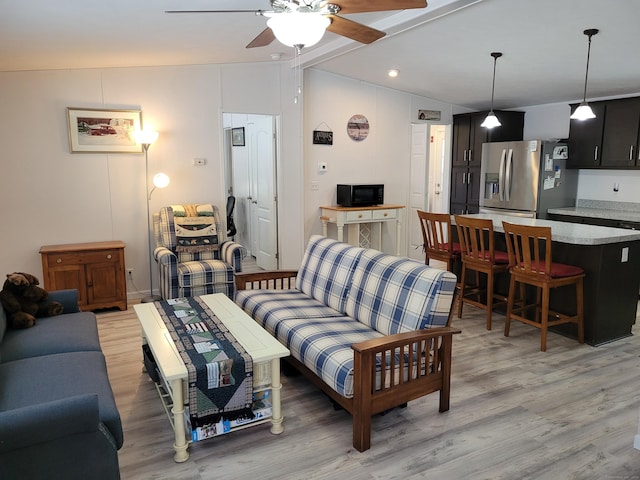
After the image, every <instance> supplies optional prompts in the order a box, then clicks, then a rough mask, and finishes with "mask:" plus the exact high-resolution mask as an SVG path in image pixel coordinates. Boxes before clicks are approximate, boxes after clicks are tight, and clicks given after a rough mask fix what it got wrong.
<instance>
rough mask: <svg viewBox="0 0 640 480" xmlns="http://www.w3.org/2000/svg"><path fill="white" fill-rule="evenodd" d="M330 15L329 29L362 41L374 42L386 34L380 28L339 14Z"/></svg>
mask: <svg viewBox="0 0 640 480" xmlns="http://www.w3.org/2000/svg"><path fill="white" fill-rule="evenodd" d="M328 17H329V18H330V19H331V24H330V25H329V26H328V27H327V30H329V31H330V32H333V33H337V34H338V35H342V36H343V37H347V38H350V39H351V40H355V41H357V42H360V43H373V42H375V41H376V40H378V39H380V38H382V37H384V36H385V35H386V33H384V32H381V31H380V30H376V29H375V28H371V27H367V26H366V25H363V24H362V23H358V22H354V21H352V20H347V19H346V18H342V17H339V16H337V15H329V16H328Z"/></svg>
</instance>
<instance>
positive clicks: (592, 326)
mask: <svg viewBox="0 0 640 480" xmlns="http://www.w3.org/2000/svg"><path fill="white" fill-rule="evenodd" d="M468 216H469V217H473V218H488V219H491V220H492V221H493V228H494V231H495V232H496V236H497V238H496V248H498V249H503V250H505V249H506V246H505V240H504V229H503V227H502V222H503V221H505V222H509V223H516V224H520V225H535V226H549V227H551V238H552V241H553V248H552V255H553V261H554V262H559V263H566V264H570V265H576V266H579V267H582V268H583V269H584V271H585V273H586V276H585V279H584V334H585V335H584V337H585V342H586V343H588V344H589V345H594V346H596V345H601V344H603V343H608V342H612V341H614V340H617V339H619V338H624V337H627V336H629V335H631V328H632V326H633V324H634V323H635V320H636V310H637V306H638V291H639V290H640V231H635V230H625V229H621V228H610V227H601V226H594V225H585V224H578V223H566V222H558V221H553V220H540V219H532V218H520V217H512V216H507V215H498V214H493V213H479V214H472V215H468ZM497 288H498V289H499V290H502V291H503V292H502V293H506V290H508V282H506V281H502V282H498V284H497ZM560 291H562V294H558V292H560ZM558 292H556V295H553V294H552V306H553V308H554V309H558V310H559V311H563V310H565V311H566V310H569V311H572V309H573V308H574V307H573V306H574V305H575V292H574V291H573V290H572V289H566V290H558ZM550 330H552V331H555V332H558V333H561V334H563V335H567V336H570V337H573V338H577V336H578V335H577V327H576V325H572V324H567V325H558V326H556V327H553V328H552V329H550Z"/></svg>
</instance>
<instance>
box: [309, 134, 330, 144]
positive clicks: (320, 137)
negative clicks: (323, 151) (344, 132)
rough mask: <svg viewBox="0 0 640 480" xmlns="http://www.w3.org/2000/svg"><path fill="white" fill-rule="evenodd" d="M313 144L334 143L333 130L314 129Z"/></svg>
mask: <svg viewBox="0 0 640 480" xmlns="http://www.w3.org/2000/svg"><path fill="white" fill-rule="evenodd" d="M313 144H314V145H333V132H326V131H323V130H314V131H313Z"/></svg>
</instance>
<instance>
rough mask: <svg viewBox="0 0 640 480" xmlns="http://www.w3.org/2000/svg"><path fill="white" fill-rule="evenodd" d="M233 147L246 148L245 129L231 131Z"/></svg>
mask: <svg viewBox="0 0 640 480" xmlns="http://www.w3.org/2000/svg"><path fill="white" fill-rule="evenodd" d="M231 145H232V146H234V147H244V127H238V128H232V129H231Z"/></svg>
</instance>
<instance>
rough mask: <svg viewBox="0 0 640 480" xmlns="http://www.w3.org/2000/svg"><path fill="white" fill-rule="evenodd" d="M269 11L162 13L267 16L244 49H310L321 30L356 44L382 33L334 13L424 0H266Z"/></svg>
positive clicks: (421, 4) (401, 6)
mask: <svg viewBox="0 0 640 480" xmlns="http://www.w3.org/2000/svg"><path fill="white" fill-rule="evenodd" d="M270 3H271V8H272V10H166V11H165V13H254V14H255V15H260V16H263V17H267V18H268V20H267V28H266V29H265V30H263V31H262V32H261V33H260V34H259V35H258V36H257V37H256V38H254V39H253V40H252V41H251V42H250V43H249V44H248V45H247V47H246V48H255V47H265V46H267V45H269V44H270V43H271V42H273V41H274V40H275V39H276V38H277V39H278V40H279V41H280V42H281V43H283V44H285V45H288V46H293V47H296V48H297V49H298V50H300V49H302V47H310V46H311V45H314V44H315V43H317V42H319V41H320V39H321V38H322V36H323V35H324V32H325V30H329V31H330V32H333V33H337V34H338V35H342V36H343V37H347V38H350V39H352V40H356V41H358V42H360V43H372V42H375V41H376V40H378V39H380V38H382V37H384V36H385V35H386V33H385V32H382V31H380V30H376V29H375V28H371V27H368V26H366V25H364V24H362V23H358V22H354V21H352V20H348V19H346V18H344V17H340V16H338V13H346V14H349V13H365V12H381V11H387V10H407V9H412V8H425V7H426V6H427V2H426V0H270Z"/></svg>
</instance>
